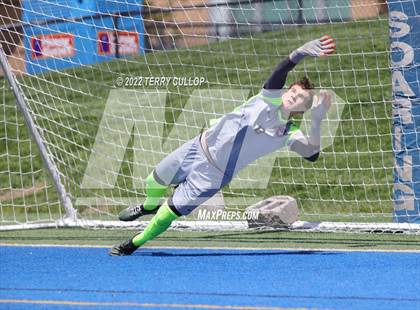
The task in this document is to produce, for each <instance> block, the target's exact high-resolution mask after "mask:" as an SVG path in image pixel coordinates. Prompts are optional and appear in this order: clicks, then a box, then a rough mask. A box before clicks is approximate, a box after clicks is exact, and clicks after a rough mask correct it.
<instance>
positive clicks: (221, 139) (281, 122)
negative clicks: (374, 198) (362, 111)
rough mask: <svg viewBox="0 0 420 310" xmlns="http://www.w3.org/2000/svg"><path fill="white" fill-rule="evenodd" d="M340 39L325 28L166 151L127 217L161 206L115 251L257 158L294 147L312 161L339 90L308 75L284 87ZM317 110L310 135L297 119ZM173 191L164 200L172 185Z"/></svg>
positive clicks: (166, 222)
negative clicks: (333, 92)
mask: <svg viewBox="0 0 420 310" xmlns="http://www.w3.org/2000/svg"><path fill="white" fill-rule="evenodd" d="M335 50H336V45H335V41H334V39H333V38H332V37H330V36H327V35H326V36H323V37H322V38H320V39H316V40H313V41H310V42H307V43H306V44H304V45H303V46H301V47H299V48H298V49H296V50H294V51H293V52H292V53H291V54H290V55H289V56H288V57H287V58H286V59H284V60H283V61H282V62H281V63H280V64H278V65H277V67H276V68H275V70H274V72H273V73H272V74H271V76H270V77H269V78H268V80H267V81H266V82H265V84H264V86H263V88H262V90H261V91H260V92H259V93H258V94H257V95H256V96H254V97H252V98H250V99H248V100H247V101H246V102H245V103H244V104H242V105H241V106H239V107H237V108H236V109H234V110H233V111H232V112H230V113H227V114H226V115H224V116H223V117H222V118H220V119H219V120H217V122H216V123H215V124H213V125H212V126H210V128H208V129H206V130H205V131H204V132H202V133H201V134H200V135H198V136H197V137H195V138H193V139H192V140H190V141H188V142H186V143H185V144H183V145H182V146H181V147H179V148H178V149H176V150H175V151H173V152H172V153H170V154H169V155H168V156H166V157H165V158H164V159H163V160H162V161H161V162H160V163H159V164H158V165H157V166H156V167H155V169H154V170H153V172H152V173H151V174H150V175H149V176H148V177H147V179H146V195H147V196H146V200H145V201H144V203H143V204H142V205H139V206H134V207H130V208H127V209H124V210H123V211H121V213H120V214H119V218H120V220H122V221H133V220H135V219H137V218H139V217H141V216H143V215H148V214H155V215H154V216H153V218H152V219H151V221H150V223H149V224H148V225H147V226H146V228H145V229H144V230H143V231H142V232H141V233H138V234H136V235H135V236H134V237H132V238H130V239H129V240H127V241H125V242H123V243H121V244H118V245H115V246H114V247H113V248H112V249H111V251H110V252H109V254H110V255H131V254H132V253H133V252H134V251H135V250H137V249H138V248H139V247H140V246H142V245H144V244H145V243H146V242H148V241H150V240H152V239H153V238H155V237H156V236H158V235H159V234H161V233H163V232H164V231H166V230H167V229H168V228H169V227H170V225H171V223H172V222H173V221H174V220H176V219H177V218H178V217H180V216H183V215H187V214H189V213H190V212H191V211H193V210H194V209H195V208H197V207H198V206H199V205H201V204H202V203H204V202H205V201H206V200H208V199H209V198H211V197H212V196H214V195H215V194H216V193H217V192H218V191H219V190H220V189H221V188H222V187H224V186H225V185H227V184H228V183H229V182H230V181H231V180H232V178H233V177H234V176H235V175H236V174H237V173H238V172H239V171H240V170H241V169H243V168H245V167H246V166H247V165H248V164H250V163H251V162H253V161H255V160H256V159H258V158H260V157H262V156H264V155H267V154H269V153H271V152H274V151H276V150H278V149H280V148H283V147H288V148H289V149H290V150H291V151H294V152H296V153H298V154H299V155H300V156H302V157H303V158H305V159H307V160H309V161H312V162H313V161H316V160H317V159H318V157H319V153H320V140H321V122H322V120H323V119H324V118H325V116H326V114H327V112H328V110H329V108H330V106H331V96H330V94H329V93H328V92H327V91H326V90H321V91H320V93H319V96H315V95H314V90H313V89H314V86H313V85H312V83H311V82H310V81H309V79H308V78H307V77H304V78H302V79H300V80H298V81H296V82H294V83H292V84H291V85H290V86H289V88H288V89H283V87H284V84H285V82H286V78H287V74H288V73H289V72H290V71H291V70H292V69H293V68H294V67H295V66H296V65H297V64H298V63H299V62H300V61H301V60H302V59H303V58H305V57H308V56H310V57H323V56H328V55H331V54H333V53H334V52H335ZM308 110H311V129H310V133H309V136H305V135H304V134H303V133H302V131H301V130H300V129H299V127H298V126H297V125H296V123H295V121H294V117H295V116H296V115H302V114H303V113H305V112H306V111H308ZM170 186H175V189H174V192H173V195H172V196H171V197H170V198H169V199H167V200H165V201H164V202H163V203H162V202H161V199H162V197H164V196H165V193H166V191H167V189H168V188H169V187H170Z"/></svg>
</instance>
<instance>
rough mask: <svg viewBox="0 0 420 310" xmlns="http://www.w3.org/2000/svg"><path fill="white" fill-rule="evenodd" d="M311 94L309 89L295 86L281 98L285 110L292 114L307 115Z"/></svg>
mask: <svg viewBox="0 0 420 310" xmlns="http://www.w3.org/2000/svg"><path fill="white" fill-rule="evenodd" d="M310 97H311V94H310V92H309V91H308V90H307V89H303V88H302V87H301V86H300V85H293V87H291V88H290V89H289V90H288V91H287V92H285V93H284V94H283V95H282V96H281V98H282V99H283V105H282V107H283V109H284V110H286V111H287V112H289V113H290V114H292V113H293V114H297V113H305V112H306V110H307V109H308V108H307V107H306V102H307V101H308V100H310Z"/></svg>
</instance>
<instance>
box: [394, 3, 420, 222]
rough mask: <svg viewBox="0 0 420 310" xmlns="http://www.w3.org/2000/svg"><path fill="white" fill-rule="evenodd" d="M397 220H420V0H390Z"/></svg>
mask: <svg viewBox="0 0 420 310" xmlns="http://www.w3.org/2000/svg"><path fill="white" fill-rule="evenodd" d="M388 8H389V26H390V30H391V31H390V38H391V65H392V69H391V70H392V91H393V150H394V154H395V168H394V190H393V198H394V221H395V222H411V223H420V84H419V79H420V67H419V66H420V51H419V49H420V15H419V14H420V0H411V1H401V0H389V1H388Z"/></svg>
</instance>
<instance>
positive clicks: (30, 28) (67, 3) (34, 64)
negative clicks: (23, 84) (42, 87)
mask: <svg viewBox="0 0 420 310" xmlns="http://www.w3.org/2000/svg"><path fill="white" fill-rule="evenodd" d="M142 3H143V0H124V1H122V2H121V3H118V5H116V4H115V3H114V1H112V2H110V1H97V0H85V1H78V0H54V1H45V0H44V1H39V0H31V1H23V4H22V5H23V8H24V10H23V12H24V13H23V16H22V19H23V21H24V23H23V24H24V25H25V26H24V31H25V42H24V43H25V51H26V55H25V58H26V70H27V72H28V73H29V74H36V73H41V72H45V71H49V70H62V69H66V68H71V67H77V66H81V65H85V64H93V63H97V62H102V61H109V60H112V59H114V58H116V57H127V56H134V55H141V54H143V53H144V28H143V20H142V16H141V7H142ZM65 20H69V21H65Z"/></svg>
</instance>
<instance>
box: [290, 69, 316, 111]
mask: <svg viewBox="0 0 420 310" xmlns="http://www.w3.org/2000/svg"><path fill="white" fill-rule="evenodd" d="M295 85H299V86H300V87H302V88H303V89H307V90H309V98H308V100H307V101H306V102H305V107H306V108H307V109H308V110H309V109H310V108H312V101H313V98H314V92H313V91H312V89H314V88H315V86H314V84H313V83H312V82H311V81H310V80H309V78H308V77H307V76H304V77H302V78H301V79H300V80H297V81H295V82H293V83H292V84H291V85H290V87H289V89H290V88H292V87H293V86H295Z"/></svg>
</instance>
